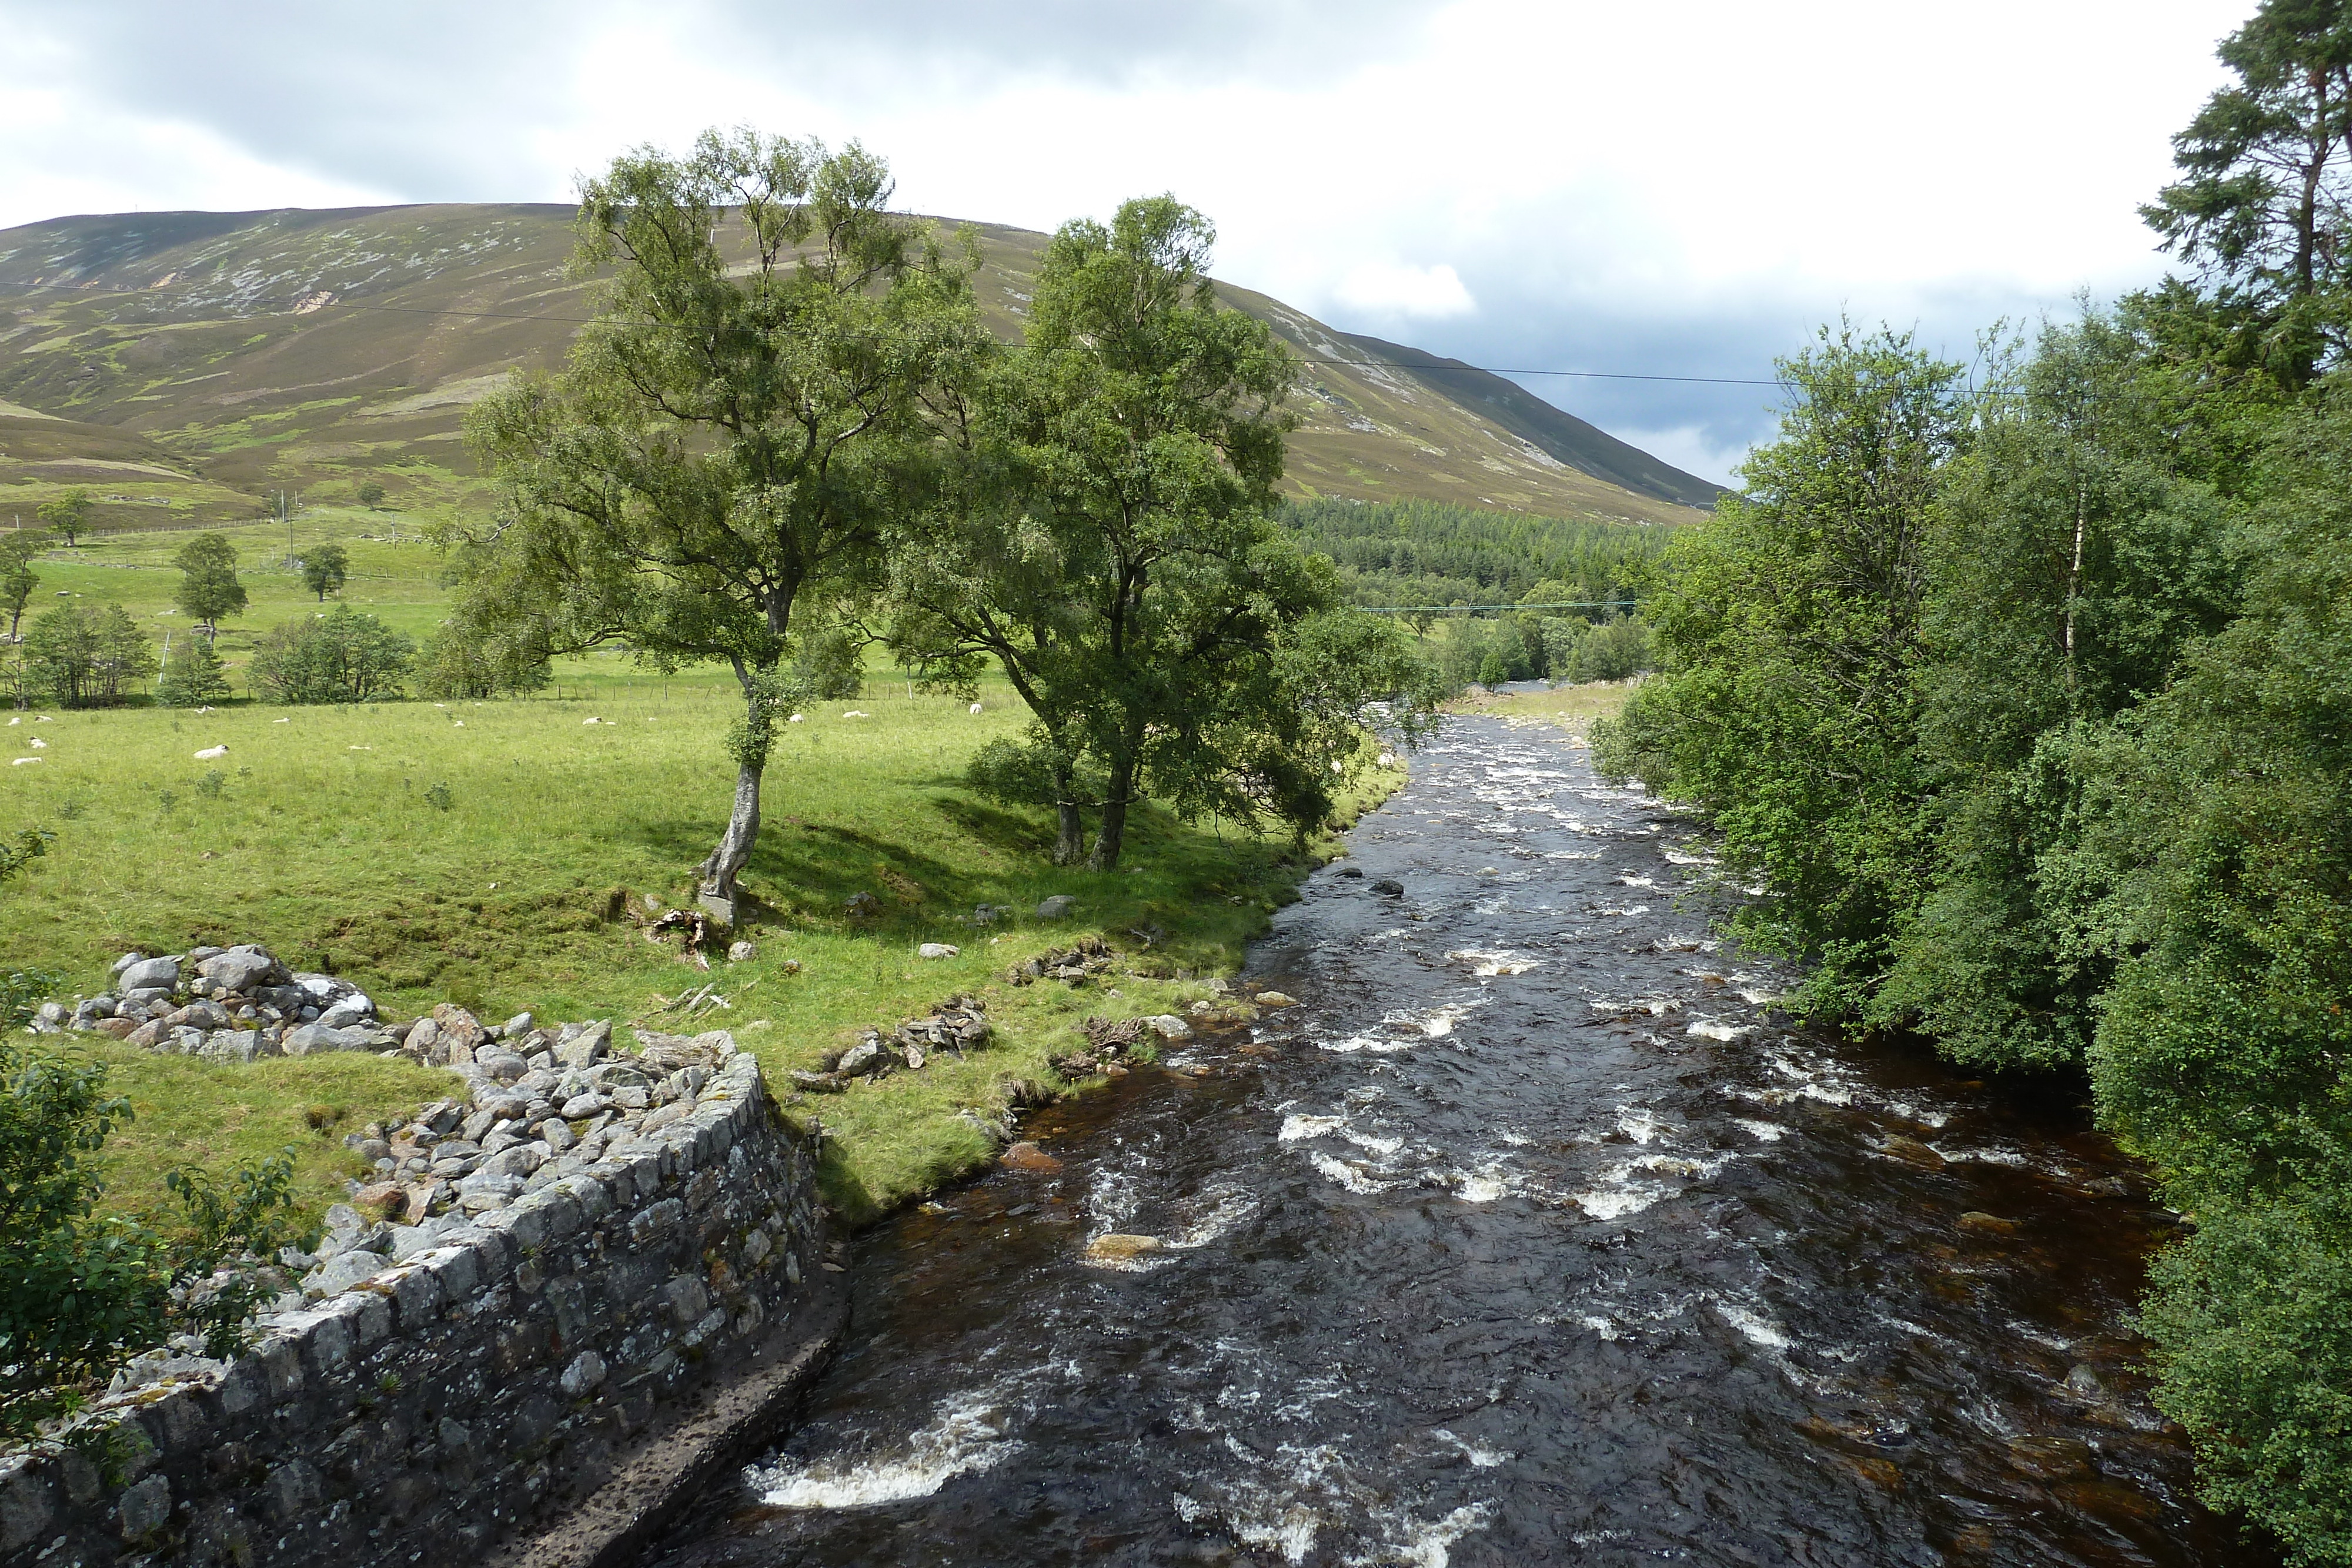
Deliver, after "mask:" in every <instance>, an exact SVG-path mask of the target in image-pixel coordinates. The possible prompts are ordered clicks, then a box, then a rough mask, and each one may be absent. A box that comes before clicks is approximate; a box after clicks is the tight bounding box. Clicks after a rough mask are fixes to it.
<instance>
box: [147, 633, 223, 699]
mask: <svg viewBox="0 0 2352 1568" xmlns="http://www.w3.org/2000/svg"><path fill="white" fill-rule="evenodd" d="M228 691H229V687H228V670H227V668H226V666H225V665H224V664H222V663H221V657H220V655H219V654H218V653H215V652H214V651H213V644H212V640H211V639H210V638H207V637H188V638H185V639H184V640H182V641H181V642H180V643H178V644H177V645H175V646H174V647H173V649H172V651H171V653H169V654H168V655H166V656H165V658H164V660H163V677H162V678H161V679H160V680H158V681H157V682H156V683H155V700H156V701H157V702H159V703H162V704H163V706H165V707H202V706H205V705H206V704H209V703H217V702H221V701H224V700H226V697H227V696H228Z"/></svg>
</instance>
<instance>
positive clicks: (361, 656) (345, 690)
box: [251, 604, 415, 704]
mask: <svg viewBox="0 0 2352 1568" xmlns="http://www.w3.org/2000/svg"><path fill="white" fill-rule="evenodd" d="M414 646H415V644H413V643H410V642H409V640H408V639H407V638H406V637H404V636H403V635H402V634H401V633H400V632H395V631H394V630H393V629H392V628H391V627H389V626H386V625H385V624H384V623H383V622H381V621H378V620H377V619H376V618H375V617H374V616H373V615H363V614H361V613H360V612H357V611H355V610H353V609H352V607H351V606H350V605H348V604H338V605H336V606H335V608H334V609H333V610H332V611H331V612H329V613H327V614H325V615H319V616H312V617H310V618H309V619H306V620H301V621H289V622H284V623H283V624H281V625H278V626H276V627H273V628H272V629H271V630H270V631H269V632H268V633H266V634H265V635H264V636H263V637H262V639H261V641H260V642H259V643H257V645H256V646H255V648H254V651H253V667H252V671H251V679H252V682H253V685H254V687H255V689H256V690H257V691H258V692H260V694H261V695H263V696H265V697H267V698H268V700H269V701H271V702H274V703H295V704H300V703H360V702H377V701H382V700H383V699H385V698H389V697H397V696H399V695H401V681H402V679H403V677H404V676H405V675H406V674H408V670H409V664H410V654H411V650H412V649H413V648H414Z"/></svg>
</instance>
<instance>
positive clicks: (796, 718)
mask: <svg viewBox="0 0 2352 1568" xmlns="http://www.w3.org/2000/svg"><path fill="white" fill-rule="evenodd" d="M784 722H785V723H786V724H806V723H807V722H808V718H807V716H805V715H803V714H794V715H793V716H792V717H790V718H788V719H786V720H784Z"/></svg>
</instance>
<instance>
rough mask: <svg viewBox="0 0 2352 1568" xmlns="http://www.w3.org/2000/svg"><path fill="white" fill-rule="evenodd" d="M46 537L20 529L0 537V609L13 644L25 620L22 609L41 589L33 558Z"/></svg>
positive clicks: (41, 548) (44, 544) (42, 534)
mask: <svg viewBox="0 0 2352 1568" xmlns="http://www.w3.org/2000/svg"><path fill="white" fill-rule="evenodd" d="M48 539H49V536H48V535H47V534H46V533H43V532H41V531H39V530H35V531H32V532H29V533H28V532H26V531H24V530H22V529H18V530H16V531H14V532H11V533H8V534H5V535H0V608H5V609H6V610H7V612H8V635H9V638H10V639H11V640H12V641H13V640H14V639H15V638H16V634H17V632H18V630H19V629H20V628H21V627H22V626H23V624H24V620H25V606H26V604H28V603H30V602H31V601H32V598H33V591H34V590H36V589H37V588H39V587H40V586H41V576H40V573H38V572H37V571H35V570H33V558H34V557H35V556H37V555H38V554H40V552H41V551H42V550H43V549H46V548H47V545H48Z"/></svg>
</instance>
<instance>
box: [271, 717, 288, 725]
mask: <svg viewBox="0 0 2352 1568" xmlns="http://www.w3.org/2000/svg"><path fill="white" fill-rule="evenodd" d="M269 722H270V723H272V724H292V723H293V722H294V721H293V720H292V719H290V718H273V719H271V720H270V721H269Z"/></svg>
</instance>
